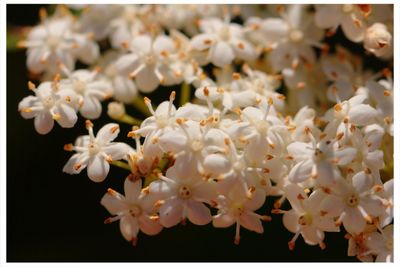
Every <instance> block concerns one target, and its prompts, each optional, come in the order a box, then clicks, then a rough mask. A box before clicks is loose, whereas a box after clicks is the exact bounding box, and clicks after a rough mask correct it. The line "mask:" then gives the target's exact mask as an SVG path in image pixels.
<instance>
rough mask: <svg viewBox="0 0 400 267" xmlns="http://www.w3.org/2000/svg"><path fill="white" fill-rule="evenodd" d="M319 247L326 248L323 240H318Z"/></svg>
mask: <svg viewBox="0 0 400 267" xmlns="http://www.w3.org/2000/svg"><path fill="white" fill-rule="evenodd" d="M319 247H320V248H321V249H322V250H324V249H326V244H325V242H320V243H319Z"/></svg>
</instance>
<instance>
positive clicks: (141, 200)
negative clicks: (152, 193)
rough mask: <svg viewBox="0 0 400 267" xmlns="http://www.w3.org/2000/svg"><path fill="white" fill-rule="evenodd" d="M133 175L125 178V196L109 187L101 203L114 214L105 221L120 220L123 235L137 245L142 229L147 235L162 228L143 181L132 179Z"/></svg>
mask: <svg viewBox="0 0 400 267" xmlns="http://www.w3.org/2000/svg"><path fill="white" fill-rule="evenodd" d="M130 178H131V177H130V176H128V178H126V179H125V183H124V191H125V196H123V195H121V194H119V193H118V192H116V191H114V190H112V189H108V191H107V193H106V194H105V195H104V196H103V198H102V199H101V204H102V205H103V206H104V207H105V208H106V209H107V210H108V211H109V212H110V213H111V214H112V215H114V217H110V218H108V219H106V220H105V221H104V223H111V222H114V221H117V220H119V228H120V230H121V233H122V235H123V237H124V238H125V239H126V240H128V241H131V242H132V244H133V245H136V242H137V235H138V232H139V229H140V231H142V232H143V233H145V234H147V235H156V234H158V233H159V232H160V231H161V230H162V226H161V225H160V223H159V222H158V216H155V212H153V210H152V209H153V205H152V204H153V203H152V201H151V198H150V197H148V195H146V193H144V192H143V191H142V190H141V189H142V181H141V180H140V179H139V180H136V181H132V180H131V179H130Z"/></svg>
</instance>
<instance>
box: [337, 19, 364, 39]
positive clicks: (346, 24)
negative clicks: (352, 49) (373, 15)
mask: <svg viewBox="0 0 400 267" xmlns="http://www.w3.org/2000/svg"><path fill="white" fill-rule="evenodd" d="M341 26H342V29H343V32H344V34H345V35H346V37H347V38H349V39H350V40H351V41H353V42H356V43H357V42H361V41H362V40H363V39H364V32H365V26H361V27H358V26H357V25H356V23H354V21H353V19H352V18H351V16H349V15H347V16H343V18H342V22H341Z"/></svg>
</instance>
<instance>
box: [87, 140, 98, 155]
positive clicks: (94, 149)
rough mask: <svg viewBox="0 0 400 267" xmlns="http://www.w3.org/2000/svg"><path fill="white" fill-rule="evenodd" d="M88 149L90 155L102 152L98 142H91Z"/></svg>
mask: <svg viewBox="0 0 400 267" xmlns="http://www.w3.org/2000/svg"><path fill="white" fill-rule="evenodd" d="M88 149H89V154H90V155H96V154H97V153H99V151H100V147H99V145H98V144H97V143H96V142H91V143H90V144H89V147H88Z"/></svg>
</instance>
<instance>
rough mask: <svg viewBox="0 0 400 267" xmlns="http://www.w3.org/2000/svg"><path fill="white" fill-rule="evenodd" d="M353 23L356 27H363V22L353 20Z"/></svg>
mask: <svg viewBox="0 0 400 267" xmlns="http://www.w3.org/2000/svg"><path fill="white" fill-rule="evenodd" d="M353 23H354V25H356V26H357V27H358V28H361V27H362V22H361V20H359V19H356V18H353Z"/></svg>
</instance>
